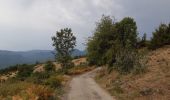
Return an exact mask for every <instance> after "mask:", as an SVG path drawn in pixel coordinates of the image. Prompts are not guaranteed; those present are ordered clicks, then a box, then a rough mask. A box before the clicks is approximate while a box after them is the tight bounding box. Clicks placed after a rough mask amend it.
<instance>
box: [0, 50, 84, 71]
mask: <svg viewBox="0 0 170 100" xmlns="http://www.w3.org/2000/svg"><path fill="white" fill-rule="evenodd" d="M85 54H86V52H85V51H81V50H78V49H75V50H74V51H73V53H72V56H82V55H85ZM54 59H55V56H54V50H29V51H9V50H0V69H1V68H5V67H9V66H12V65H16V64H33V63H36V62H46V61H48V60H54Z"/></svg>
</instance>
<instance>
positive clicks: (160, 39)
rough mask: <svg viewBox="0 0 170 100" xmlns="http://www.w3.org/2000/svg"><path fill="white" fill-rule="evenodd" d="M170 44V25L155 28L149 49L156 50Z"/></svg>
mask: <svg viewBox="0 0 170 100" xmlns="http://www.w3.org/2000/svg"><path fill="white" fill-rule="evenodd" d="M169 44H170V24H169V25H166V24H161V25H160V26H159V28H157V29H156V30H155V31H154V32H153V37H152V38H151V41H150V46H149V48H150V49H156V48H159V47H161V46H163V45H169Z"/></svg>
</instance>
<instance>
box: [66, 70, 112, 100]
mask: <svg viewBox="0 0 170 100" xmlns="http://www.w3.org/2000/svg"><path fill="white" fill-rule="evenodd" d="M97 70H100V68H97V69H95V70H93V71H91V72H88V73H86V74H83V75H80V76H76V77H74V78H73V79H72V81H71V83H70V91H69V92H68V95H67V98H66V100H114V99H113V97H112V96H110V95H109V94H108V93H107V92H106V91H105V90H103V89H102V88H101V87H100V86H99V85H98V84H97V83H96V82H95V81H94V79H93V77H94V76H95V73H96V71H97Z"/></svg>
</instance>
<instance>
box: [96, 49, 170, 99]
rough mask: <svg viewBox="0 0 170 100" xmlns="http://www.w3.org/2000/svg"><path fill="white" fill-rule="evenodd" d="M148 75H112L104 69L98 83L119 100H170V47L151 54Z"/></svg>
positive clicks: (100, 73)
mask: <svg viewBox="0 0 170 100" xmlns="http://www.w3.org/2000/svg"><path fill="white" fill-rule="evenodd" d="M147 56H148V62H147V66H148V69H147V71H146V73H143V74H140V75H133V74H130V75H120V74H119V73H117V72H116V71H113V72H112V73H111V74H108V73H107V72H106V68H103V70H102V71H100V72H99V74H98V76H97V81H98V82H99V83H100V84H101V85H102V86H103V87H104V88H106V89H107V90H108V91H109V92H110V93H111V94H112V95H114V96H116V97H117V99H118V100H169V98H170V46H165V47H163V48H160V49H157V50H155V51H151V52H149V54H148V55H147Z"/></svg>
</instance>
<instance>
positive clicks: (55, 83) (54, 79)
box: [45, 76, 64, 88]
mask: <svg viewBox="0 0 170 100" xmlns="http://www.w3.org/2000/svg"><path fill="white" fill-rule="evenodd" d="M63 81H64V79H63V77H62V76H51V77H50V78H49V79H47V80H45V85H49V86H50V87H51V88H59V87H61V86H62V82H63Z"/></svg>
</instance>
